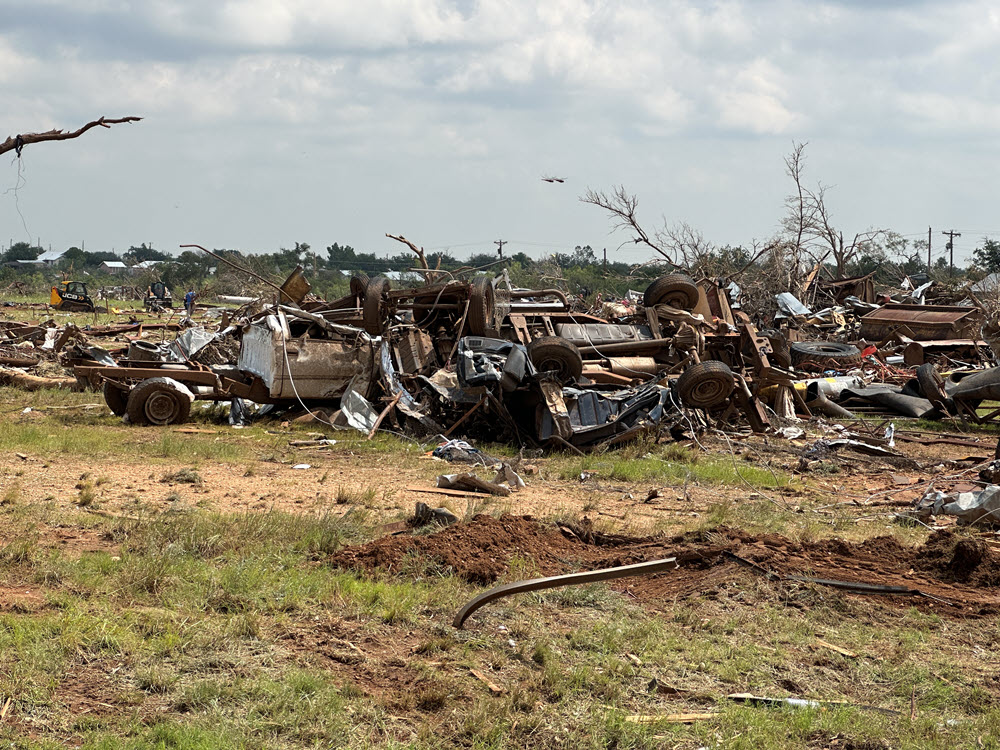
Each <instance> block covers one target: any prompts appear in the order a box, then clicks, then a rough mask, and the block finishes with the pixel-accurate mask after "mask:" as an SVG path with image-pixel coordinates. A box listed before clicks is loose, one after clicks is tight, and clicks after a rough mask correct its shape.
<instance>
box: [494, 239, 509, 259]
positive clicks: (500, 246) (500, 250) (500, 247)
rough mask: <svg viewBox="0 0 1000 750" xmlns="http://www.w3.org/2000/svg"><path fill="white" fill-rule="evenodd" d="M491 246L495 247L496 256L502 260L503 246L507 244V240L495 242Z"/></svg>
mask: <svg viewBox="0 0 1000 750" xmlns="http://www.w3.org/2000/svg"><path fill="white" fill-rule="evenodd" d="M493 244H494V245H496V246H497V255H499V256H500V258H501V259H503V246H504V245H506V244H507V240H496V241H495V242H494V243H493Z"/></svg>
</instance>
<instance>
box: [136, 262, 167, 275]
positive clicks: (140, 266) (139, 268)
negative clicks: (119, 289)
mask: <svg viewBox="0 0 1000 750" xmlns="http://www.w3.org/2000/svg"><path fill="white" fill-rule="evenodd" d="M162 262H163V261H162V260H141V261H139V262H138V263H133V264H132V265H131V266H130V267H129V272H130V273H142V272H143V271H151V270H152V269H154V268H156V267H157V266H158V265H159V264H160V263H162Z"/></svg>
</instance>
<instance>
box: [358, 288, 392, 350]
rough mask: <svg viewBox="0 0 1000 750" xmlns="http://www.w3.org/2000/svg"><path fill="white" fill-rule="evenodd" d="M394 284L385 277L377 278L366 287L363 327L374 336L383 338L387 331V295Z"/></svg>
mask: <svg viewBox="0 0 1000 750" xmlns="http://www.w3.org/2000/svg"><path fill="white" fill-rule="evenodd" d="M391 288H392V284H391V283H390V281H389V279H387V278H386V277H385V276H376V277H375V278H374V279H372V280H371V281H369V282H368V286H366V287H365V301H364V305H363V306H362V320H363V324H362V325H363V327H364V329H365V330H366V331H368V333H370V334H371V335H372V336H381V335H382V331H384V330H385V319H386V304H385V302H386V295H387V294H388V293H389V290H390V289H391Z"/></svg>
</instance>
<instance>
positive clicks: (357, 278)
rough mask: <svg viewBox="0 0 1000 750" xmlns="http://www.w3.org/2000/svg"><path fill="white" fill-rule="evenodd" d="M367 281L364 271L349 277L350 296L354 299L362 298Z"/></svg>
mask: <svg viewBox="0 0 1000 750" xmlns="http://www.w3.org/2000/svg"><path fill="white" fill-rule="evenodd" d="M369 280H370V279H369V278H368V274H366V273H365V272H364V271H358V273H356V274H354V275H353V276H351V294H352V295H354V296H355V297H364V296H365V289H367V288H368V282H369Z"/></svg>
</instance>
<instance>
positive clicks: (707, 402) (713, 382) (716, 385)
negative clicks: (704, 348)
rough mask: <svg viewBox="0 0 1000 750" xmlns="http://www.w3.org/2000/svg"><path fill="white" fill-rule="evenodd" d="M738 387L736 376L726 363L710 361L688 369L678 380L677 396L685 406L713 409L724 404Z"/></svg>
mask: <svg viewBox="0 0 1000 750" xmlns="http://www.w3.org/2000/svg"><path fill="white" fill-rule="evenodd" d="M735 387H736V376H735V375H733V371H732V370H730V369H729V367H728V366H727V365H726V364H725V363H724V362H718V361H716V360H709V361H707V362H698V363H697V364H694V365H691V366H690V367H688V368H687V369H686V370H685V371H684V372H683V373H682V374H681V376H680V377H679V378H677V395H678V396H680V399H681V403H682V404H684V406H690V407H693V408H695V409H711V408H713V407H715V406H719V405H720V404H722V403H724V402H725V401H726V399H728V398H729V396H730V395H731V394H732V392H733V389H734V388H735Z"/></svg>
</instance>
